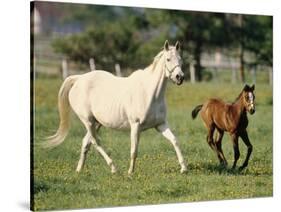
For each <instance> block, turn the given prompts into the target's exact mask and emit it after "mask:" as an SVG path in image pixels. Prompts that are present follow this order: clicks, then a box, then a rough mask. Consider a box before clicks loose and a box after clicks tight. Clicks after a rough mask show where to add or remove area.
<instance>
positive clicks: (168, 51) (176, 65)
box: [164, 41, 184, 85]
mask: <svg viewBox="0 0 281 212" xmlns="http://www.w3.org/2000/svg"><path fill="white" fill-rule="evenodd" d="M179 51H180V46H179V43H178V42H177V43H176V45H175V47H170V46H169V43H168V41H166V42H165V44H164V57H165V58H164V59H165V62H164V63H165V76H166V77H167V78H169V79H170V80H172V81H173V82H174V83H176V84H177V85H180V84H182V82H183V79H184V73H183V71H182V70H181V66H182V60H181V56H180V54H179Z"/></svg>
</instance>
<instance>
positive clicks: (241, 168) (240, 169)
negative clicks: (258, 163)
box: [238, 166, 246, 172]
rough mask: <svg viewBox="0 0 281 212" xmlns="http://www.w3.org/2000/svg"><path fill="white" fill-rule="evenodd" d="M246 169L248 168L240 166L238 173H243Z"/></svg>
mask: <svg viewBox="0 0 281 212" xmlns="http://www.w3.org/2000/svg"><path fill="white" fill-rule="evenodd" d="M245 168H246V166H240V167H239V168H238V171H239V172H241V171H243V170H244V169H245Z"/></svg>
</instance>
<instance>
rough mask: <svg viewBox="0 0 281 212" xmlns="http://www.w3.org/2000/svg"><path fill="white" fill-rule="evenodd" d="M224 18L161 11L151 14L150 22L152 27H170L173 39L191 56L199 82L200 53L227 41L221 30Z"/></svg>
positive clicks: (200, 70) (219, 15) (209, 14)
mask: <svg viewBox="0 0 281 212" xmlns="http://www.w3.org/2000/svg"><path fill="white" fill-rule="evenodd" d="M224 16H225V15H224V14H222V13H201V12H193V11H175V10H162V11H160V12H159V11H156V12H154V13H152V14H151V15H150V20H151V22H152V23H154V25H157V24H160V25H161V24H162V25H163V24H164V25H166V24H168V25H169V26H170V30H172V31H173V32H174V33H173V34H174V38H173V39H175V38H176V39H178V40H180V41H181V43H182V46H183V49H184V51H185V52H186V53H187V54H188V55H192V56H193V59H194V60H195V73H196V78H197V80H199V81H201V80H202V66H201V56H202V52H203V51H205V50H207V49H208V48H212V47H215V46H222V45H223V44H224V43H225V42H226V41H227V37H226V36H225V34H224V30H223V28H224V21H225V19H224ZM162 27H163V26H162Z"/></svg>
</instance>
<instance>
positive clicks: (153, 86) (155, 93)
mask: <svg viewBox="0 0 281 212" xmlns="http://www.w3.org/2000/svg"><path fill="white" fill-rule="evenodd" d="M162 60H163V58H160V59H159V61H158V62H157V64H156V65H155V66H154V67H153V66H152V67H151V69H150V70H148V71H149V72H150V74H151V76H152V77H151V82H150V86H149V87H148V94H149V96H151V97H152V100H160V101H161V100H164V95H165V91H166V86H167V79H166V78H165V72H164V64H163V62H162Z"/></svg>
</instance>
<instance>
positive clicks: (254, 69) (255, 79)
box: [251, 65, 257, 84]
mask: <svg viewBox="0 0 281 212" xmlns="http://www.w3.org/2000/svg"><path fill="white" fill-rule="evenodd" d="M251 72H252V76H253V83H254V84H256V81H257V69H256V66H255V65H253V66H252V68H251Z"/></svg>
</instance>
